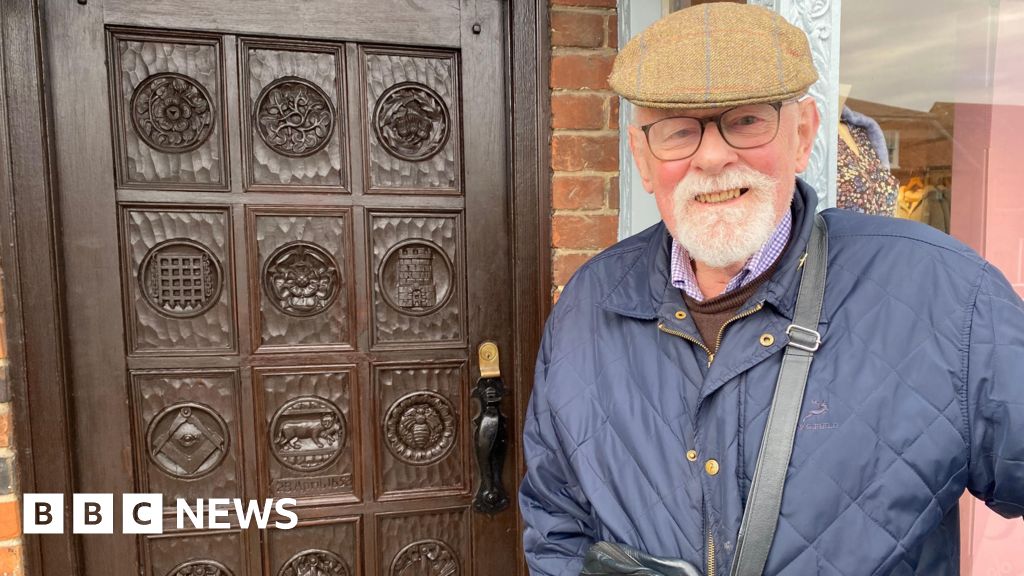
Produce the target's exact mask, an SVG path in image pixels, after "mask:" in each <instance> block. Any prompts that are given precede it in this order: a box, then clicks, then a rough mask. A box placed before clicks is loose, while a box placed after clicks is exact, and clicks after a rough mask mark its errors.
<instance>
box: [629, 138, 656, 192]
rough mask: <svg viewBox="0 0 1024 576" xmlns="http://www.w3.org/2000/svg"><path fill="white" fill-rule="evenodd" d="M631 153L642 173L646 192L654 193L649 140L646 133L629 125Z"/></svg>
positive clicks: (641, 180) (641, 177)
mask: <svg viewBox="0 0 1024 576" xmlns="http://www.w3.org/2000/svg"><path fill="white" fill-rule="evenodd" d="M629 151H630V153H631V154H632V155H633V161H634V162H636V167H637V170H639V172H640V182H641V183H642V184H643V185H644V190H647V193H648V194H650V193H652V192H654V185H653V184H652V183H651V167H650V165H649V164H648V163H649V162H650V157H649V155H648V150H647V140H646V138H645V137H644V131H643V130H641V129H640V128H639V127H637V126H635V125H633V124H630V125H629Z"/></svg>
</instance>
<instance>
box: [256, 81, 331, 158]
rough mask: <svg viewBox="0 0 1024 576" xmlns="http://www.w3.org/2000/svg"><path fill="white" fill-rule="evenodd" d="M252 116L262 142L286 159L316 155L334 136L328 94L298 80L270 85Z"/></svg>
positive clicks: (260, 97) (258, 99)
mask: <svg viewBox="0 0 1024 576" xmlns="http://www.w3.org/2000/svg"><path fill="white" fill-rule="evenodd" d="M253 114H254V118H253V124H255V125H256V127H257V132H258V133H259V135H260V138H261V139H262V140H263V142H264V143H266V145H267V146H268V147H269V148H270V149H271V150H273V151H275V152H277V153H278V154H281V155H283V156H291V157H296V158H301V157H305V156H310V155H313V154H315V153H316V152H318V151H319V150H321V149H323V147H324V146H326V145H327V142H328V141H329V140H330V139H331V135H332V134H333V133H334V107H333V106H332V105H331V102H330V99H329V98H328V97H327V94H325V93H324V91H323V90H321V89H320V87H319V86H317V85H316V84H314V83H312V82H310V81H309V80H305V79H303V78H298V77H295V76H288V77H285V78H279V79H278V80H275V81H274V82H272V83H270V84H269V85H267V87H266V88H264V89H263V91H262V92H260V95H259V96H258V97H257V98H256V107H255V111H254V112H253Z"/></svg>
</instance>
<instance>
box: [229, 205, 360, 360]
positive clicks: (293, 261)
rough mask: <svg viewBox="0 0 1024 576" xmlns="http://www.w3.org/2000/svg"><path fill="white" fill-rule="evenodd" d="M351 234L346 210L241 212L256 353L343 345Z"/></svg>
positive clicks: (347, 329) (348, 316) (346, 344)
mask: <svg viewBox="0 0 1024 576" xmlns="http://www.w3.org/2000/svg"><path fill="white" fill-rule="evenodd" d="M351 233H352V230H351V227H350V225H349V212H348V210H347V209H332V210H329V211H323V210H321V211H319V212H315V213H314V212H300V211H295V210H293V211H285V210H277V209H270V208H267V209H263V208H252V209H250V210H249V244H250V246H252V248H251V251H252V252H254V253H255V254H256V261H255V262H254V263H253V268H252V271H251V272H250V273H251V274H252V275H253V276H254V278H255V280H254V284H255V285H254V286H253V287H254V288H255V289H256V292H254V294H255V295H257V296H258V298H254V299H253V304H254V306H255V308H254V310H253V319H254V322H255V323H256V325H255V326H254V330H253V332H254V333H255V334H259V340H258V341H257V342H254V344H255V345H256V346H257V351H260V352H264V351H266V352H272V351H284V350H287V349H294V348H297V347H336V348H350V347H351V334H352V331H353V327H352V326H351V322H352V319H353V318H354V317H355V316H354V314H355V313H354V311H353V310H352V308H351V306H352V303H353V301H354V299H353V295H352V288H353V286H352V282H351V271H350V269H349V263H350V262H351V252H352V237H351Z"/></svg>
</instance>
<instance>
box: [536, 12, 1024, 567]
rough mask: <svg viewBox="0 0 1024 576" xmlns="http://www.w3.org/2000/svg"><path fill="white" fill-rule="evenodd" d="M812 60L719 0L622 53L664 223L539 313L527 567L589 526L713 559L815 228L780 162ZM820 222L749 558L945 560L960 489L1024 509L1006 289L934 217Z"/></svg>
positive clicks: (835, 563)
mask: <svg viewBox="0 0 1024 576" xmlns="http://www.w3.org/2000/svg"><path fill="white" fill-rule="evenodd" d="M816 78H817V74H816V72H815V71H814V68H813V65H812V61H811V56H810V51H809V48H808V44H807V39H806V37H805V36H804V34H803V33H802V32H801V31H800V30H799V29H796V28H794V27H793V26H791V25H789V24H788V23H787V22H786V21H785V20H783V19H782V18H781V17H779V16H778V15H776V14H775V13H773V12H771V11H768V10H764V9H761V8H758V7H754V6H747V5H738V4H732V3H719V4H705V5H701V6H697V7H693V8H689V9H686V10H682V11H680V12H676V13H673V14H672V15H670V16H667V17H665V18H663V19H662V20H660V21H659V22H657V23H655V24H654V25H653V26H651V27H650V28H649V29H647V30H646V31H644V32H643V33H642V34H640V35H639V36H637V37H636V38H634V39H632V40H631V41H630V42H629V43H628V44H627V45H626V46H625V48H623V50H622V51H621V53H620V54H619V56H618V58H617V60H616V62H615V67H614V69H613V72H612V75H611V78H610V80H611V84H612V86H613V88H614V89H615V90H616V91H617V92H618V93H619V94H621V95H622V96H623V97H625V98H626V99H628V100H630V101H632V102H633V103H634V104H635V105H636V107H637V112H636V118H635V122H634V124H633V126H631V127H630V131H629V138H630V148H631V150H632V153H633V157H634V159H635V161H636V163H637V166H638V167H639V169H640V174H641V177H642V179H643V183H644V186H645V187H646V188H647V190H648V191H650V192H651V193H653V194H654V196H655V198H656V199H657V205H658V209H659V211H660V213H661V217H662V220H663V221H662V223H659V224H658V225H656V226H654V227H652V228H650V229H648V230H646V231H644V232H642V233H640V234H638V235H636V236H634V237H631V238H628V239H626V240H624V241H622V242H620V243H618V244H616V245H615V246H613V247H611V248H610V249H608V250H606V251H605V252H603V253H601V254H600V255H598V256H596V257H594V258H593V259H592V260H591V261H590V262H588V263H587V264H586V265H585V266H584V267H583V268H581V269H580V271H579V272H578V273H577V274H576V275H575V277H574V278H573V279H572V281H570V282H569V284H568V286H566V288H565V291H564V292H563V293H562V296H561V299H560V300H559V302H558V305H557V306H556V307H555V309H554V311H553V312H552V314H551V317H550V318H549V320H548V324H547V327H546V331H545V335H544V341H543V345H542V348H541V351H540V355H539V359H538V363H537V371H536V382H535V387H534V391H533V397H532V399H531V403H530V407H529V411H528V415H527V421H526V425H525V434H524V450H525V454H526V462H527V466H528V473H527V475H526V478H525V479H524V481H523V484H522V489H521V495H520V505H521V509H522V513H523V517H524V519H525V522H526V532H525V535H524V549H525V552H526V556H527V561H528V564H529V566H530V569H531V573H532V574H550V575H575V574H578V573H579V572H580V570H581V564H582V558H583V556H584V554H585V553H586V552H587V551H588V549H590V547H591V546H592V545H593V544H594V543H595V542H598V541H608V542H614V543H620V544H625V545H628V546H631V547H634V548H637V549H639V550H640V551H643V552H646V553H649V554H653V555H657V556H661V557H668V558H677V559H683V560H686V561H688V562H690V563H691V564H693V565H695V566H696V567H699V569H700V570H702V571H703V573H704V574H706V575H713V574H718V573H723V574H724V573H728V571H729V569H730V567H731V565H732V563H733V561H734V556H735V551H736V545H737V534H738V531H739V527H740V523H741V520H742V518H743V514H744V507H745V505H746V501H747V498H748V494H749V491H750V487H751V483H752V478H753V471H754V469H755V466H756V465H757V462H758V452H759V449H760V447H761V439H762V435H763V433H764V430H765V428H766V420H767V415H768V409H769V406H770V405H771V403H772V398H773V392H774V387H775V382H776V379H777V377H778V374H779V370H780V365H781V363H782V357H783V351H784V349H785V348H786V347H787V344H788V343H789V342H790V340H791V336H789V335H787V326H789V325H790V324H792V323H793V322H794V321H793V317H794V307H795V302H796V299H797V289H798V286H799V285H800V277H801V272H802V268H803V265H804V264H805V259H806V256H807V253H808V250H809V248H808V244H809V239H810V238H811V235H812V229H813V228H814V220H815V217H814V214H815V211H816V206H815V204H816V197H817V196H816V194H815V191H814V190H812V189H811V188H810V187H809V186H808V185H807V184H805V183H804V182H802V181H800V180H798V179H797V178H796V176H795V175H796V174H797V173H798V172H800V171H802V170H803V169H804V168H805V167H806V165H807V163H808V159H809V157H810V153H811V148H812V142H813V140H814V137H815V134H816V132H817V130H818V124H819V118H818V113H817V110H816V107H815V104H814V101H813V100H811V99H809V98H807V97H806V96H804V95H805V94H806V91H807V89H808V87H809V86H810V85H811V84H812V83H813V82H814V81H815V79H816ZM823 216H824V221H825V223H826V225H827V226H826V227H827V241H828V249H827V270H828V275H827V282H826V284H825V290H824V304H823V306H822V309H821V315H820V321H819V322H818V323H817V332H818V333H820V335H821V340H822V343H821V345H820V348H818V350H817V351H816V353H815V356H814V359H813V364H812V365H811V369H810V374H809V377H808V378H807V380H806V392H805V394H804V395H803V404H802V408H800V412H799V418H798V420H796V425H795V427H794V428H795V442H794V444H793V448H792V456H791V458H790V459H789V468H788V474H786V476H785V492H784V494H783V498H782V502H781V511H780V513H779V514H778V516H777V518H778V520H777V527H776V531H775V534H774V542H773V544H771V547H770V554H769V555H768V558H767V565H766V568H765V573H766V574H799V575H806V574H839V575H855V574H929V575H933V576H934V575H943V574H957V573H958V572H959V566H958V564H959V522H958V516H957V502H958V499H959V498H960V496H961V494H962V493H963V492H964V490H965V489H967V490H970V491H971V493H972V494H974V495H975V496H977V497H978V498H981V499H983V500H984V501H985V502H986V504H988V506H990V507H991V508H992V509H993V510H995V511H996V512H998V513H1000V514H1002V515H1003V516H1006V517H1008V518H1013V517H1020V516H1021V515H1022V514H1024V304H1022V302H1021V300H1020V298H1019V297H1018V296H1017V295H1016V294H1015V293H1014V291H1013V289H1012V288H1011V287H1010V285H1009V284H1008V282H1007V281H1006V279H1005V278H1003V276H1002V275H1000V273H999V272H998V271H997V270H995V269H994V268H993V267H992V266H990V265H989V264H987V263H986V262H985V261H984V260H982V259H981V258H980V257H978V256H977V255H976V254H975V253H974V252H972V251H971V250H970V249H968V248H967V247H965V246H964V245H962V244H961V243H959V242H957V241H956V240H954V239H952V238H950V237H948V236H945V235H943V234H941V233H939V232H936V231H934V230H932V229H929V228H927V227H925V226H921V225H918V224H916V223H910V222H905V221H899V220H896V219H891V218H881V217H871V216H864V215H858V214H853V213H847V212H843V211H837V210H826V211H825V212H824V214H823ZM798 401H799V400H798ZM784 473H785V472H784ZM774 519H775V517H773V520H774Z"/></svg>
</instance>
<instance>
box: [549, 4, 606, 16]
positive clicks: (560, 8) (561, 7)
mask: <svg viewBox="0 0 1024 576" xmlns="http://www.w3.org/2000/svg"><path fill="white" fill-rule="evenodd" d="M555 12H583V13H586V14H601V15H602V16H615V15H616V14H618V11H617V10H616V9H615V8H612V7H610V6H566V5H565V4H554V5H552V6H551V13H552V14H553V13H555Z"/></svg>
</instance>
